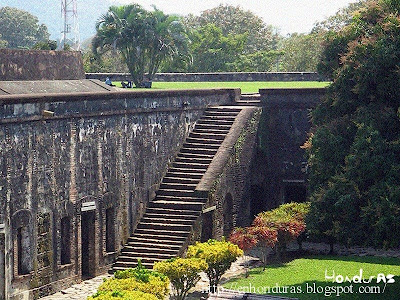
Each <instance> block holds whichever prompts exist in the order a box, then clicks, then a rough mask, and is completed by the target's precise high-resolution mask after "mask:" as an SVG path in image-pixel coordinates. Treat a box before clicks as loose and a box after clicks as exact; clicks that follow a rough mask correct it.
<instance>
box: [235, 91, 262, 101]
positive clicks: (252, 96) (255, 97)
mask: <svg viewBox="0 0 400 300" xmlns="http://www.w3.org/2000/svg"><path fill="white" fill-rule="evenodd" d="M260 98H261V95H260V94H258V93H256V94H242V95H240V100H260Z"/></svg>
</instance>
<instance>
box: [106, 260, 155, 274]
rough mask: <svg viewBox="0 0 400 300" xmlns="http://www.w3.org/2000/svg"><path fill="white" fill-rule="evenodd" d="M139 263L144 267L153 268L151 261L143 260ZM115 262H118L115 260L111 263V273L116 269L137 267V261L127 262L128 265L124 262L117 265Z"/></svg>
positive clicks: (122, 269)
mask: <svg viewBox="0 0 400 300" xmlns="http://www.w3.org/2000/svg"><path fill="white" fill-rule="evenodd" d="M141 263H142V266H143V267H145V268H146V269H152V268H153V264H154V263H153V262H151V263H148V262H143V261H142V262H141ZM117 264H118V262H116V263H115V264H114V265H113V267H112V272H111V274H113V273H114V272H116V271H124V270H126V269H130V268H136V267H137V263H132V264H129V265H125V264H119V265H117ZM109 273H110V272H109Z"/></svg>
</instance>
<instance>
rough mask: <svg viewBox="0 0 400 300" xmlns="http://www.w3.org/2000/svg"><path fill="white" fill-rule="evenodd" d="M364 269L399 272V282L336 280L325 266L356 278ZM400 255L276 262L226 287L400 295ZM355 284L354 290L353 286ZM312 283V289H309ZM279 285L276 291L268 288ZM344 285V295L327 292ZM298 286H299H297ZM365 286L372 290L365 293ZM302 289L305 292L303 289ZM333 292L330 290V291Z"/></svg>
mask: <svg viewBox="0 0 400 300" xmlns="http://www.w3.org/2000/svg"><path fill="white" fill-rule="evenodd" d="M360 269H362V270H363V278H365V279H368V278H369V276H377V275H378V274H379V273H383V274H385V275H388V274H393V275H396V277H395V280H396V282H395V283H392V284H389V283H388V284H387V285H386V287H385V284H384V283H383V282H382V281H381V282H380V283H377V281H376V280H372V282H371V283H369V284H368V283H362V284H357V283H351V284H350V283H341V284H339V283H332V280H330V281H329V280H328V281H327V280H326V279H325V270H326V271H327V274H328V276H332V275H333V271H334V272H335V274H336V276H337V275H343V276H344V277H345V276H348V277H350V278H353V276H354V275H359V274H360ZM399 276H400V259H397V258H382V257H358V256H310V257H306V258H300V259H295V260H292V261H291V262H289V263H286V264H273V265H269V266H267V268H266V269H265V271H263V270H262V268H258V269H253V270H251V271H250V275H249V277H247V278H236V279H232V280H230V281H228V282H227V283H225V284H224V288H227V289H233V290H241V291H246V292H251V293H258V294H265V293H266V294H271V295H281V296H287V297H293V298H299V299H306V300H309V299H310V300H312V299H325V298H335V299H400V277H399ZM314 284H315V286H316V287H319V289H321V293H313V290H312V288H313V287H314ZM351 285H352V286H353V288H352V289H353V293H351V290H350V286H351ZM276 286H279V287H283V286H286V287H288V288H287V289H288V290H287V291H284V290H282V288H281V290H280V291H279V290H277V288H276ZM307 286H308V290H307ZM267 287H270V288H271V289H272V288H273V287H275V291H273V290H271V289H270V290H269V291H268V290H267ZM338 287H339V288H342V289H343V288H344V290H342V291H343V292H342V293H340V296H339V297H337V296H336V294H334V295H331V296H326V295H324V293H325V291H327V290H328V289H330V290H331V291H332V289H333V288H338ZM296 289H298V290H296ZM361 289H363V290H364V291H366V292H369V293H368V294H366V293H365V294H361V293H360V292H361ZM300 291H301V292H300ZM328 294H329V292H328Z"/></svg>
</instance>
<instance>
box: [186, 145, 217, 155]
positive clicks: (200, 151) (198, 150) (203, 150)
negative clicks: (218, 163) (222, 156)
mask: <svg viewBox="0 0 400 300" xmlns="http://www.w3.org/2000/svg"><path fill="white" fill-rule="evenodd" d="M191 147H193V148H191ZM218 148H219V146H218V147H217V148H216V149H210V148H207V147H203V148H200V147H198V148H195V146H194V145H186V146H185V148H182V149H181V153H193V154H206V155H215V153H217V151H218Z"/></svg>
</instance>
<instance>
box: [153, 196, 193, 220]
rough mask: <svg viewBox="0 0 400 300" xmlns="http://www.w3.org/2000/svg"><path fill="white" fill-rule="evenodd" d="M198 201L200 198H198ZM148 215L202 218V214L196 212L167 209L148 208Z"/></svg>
mask: <svg viewBox="0 0 400 300" xmlns="http://www.w3.org/2000/svg"><path fill="white" fill-rule="evenodd" d="M197 199H198V198H197ZM146 213H149V214H161V215H168V216H169V215H179V216H184V217H192V216H196V217H199V216H200V212H199V211H196V210H179V209H165V208H150V207H149V208H147V209H146Z"/></svg>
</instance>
